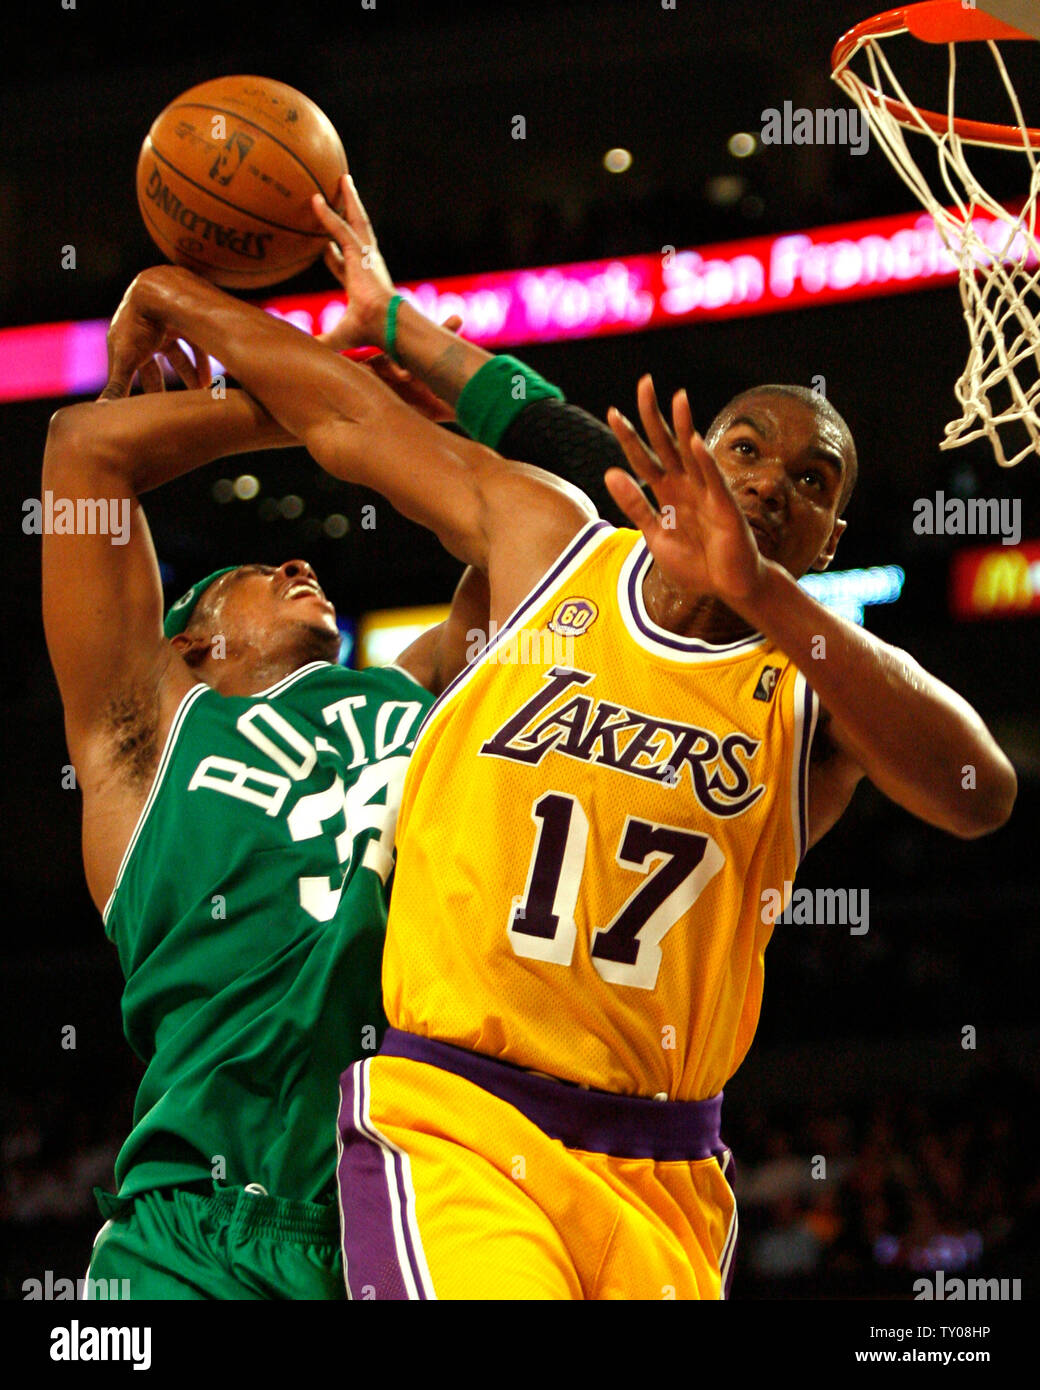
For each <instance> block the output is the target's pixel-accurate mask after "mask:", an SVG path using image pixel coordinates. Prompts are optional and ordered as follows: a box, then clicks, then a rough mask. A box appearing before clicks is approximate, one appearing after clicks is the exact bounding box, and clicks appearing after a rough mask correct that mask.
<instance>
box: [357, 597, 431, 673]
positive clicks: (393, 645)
mask: <svg viewBox="0 0 1040 1390" xmlns="http://www.w3.org/2000/svg"><path fill="white" fill-rule="evenodd" d="M449 609H450V605H449V604H447V603H432V604H427V605H425V606H424V607H421V608H381V609H378V610H376V611H374V612H372V613H365V614H363V616H362V617H361V619H360V621H359V622H358V642H357V665H358V666H359V667H360V668H362V669H363V668H364V667H366V666H389V665H390V664H391V662H394V661H396V660H397V658H398V657H399V656H400V655H401V653H402V652H403V651H404V649H405V648H406V647H409V646H411V644H412V643H413V642H414V641H415V640H416V638H417V637H421V636H422V634H423V633H424V632H428V631H429V629H430V628H431V627H436V626H437V624H438V623H443V622H444V620H445V618H447V616H448V612H449Z"/></svg>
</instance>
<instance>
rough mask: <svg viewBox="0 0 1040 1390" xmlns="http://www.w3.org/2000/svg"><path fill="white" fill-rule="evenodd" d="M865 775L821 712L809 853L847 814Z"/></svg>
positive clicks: (814, 749) (812, 776)
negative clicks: (836, 739) (836, 737)
mask: <svg viewBox="0 0 1040 1390" xmlns="http://www.w3.org/2000/svg"><path fill="white" fill-rule="evenodd" d="M865 775H866V774H865V773H864V771H863V768H862V767H860V765H859V764H858V763H857V762H856V760H855V759H854V758H852V757H850V756H849V754H848V753H845V752H843V751H842V750H841V749H840V748H839V747H838V745H837V744H836V743H835V741H834V738H833V734H832V721H831V718H830V715H828V714H827V713H826V711H821V713H820V718H819V723H818V724H817V728H816V736H815V737H814V739H813V745H812V753H811V755H810V761H809V834H808V843H807V845H806V848H807V849H811V848H812V847H813V845H815V844H816V843H817V841H819V840H822V839H823V837H824V835H826V833H827V831H828V830H830V829H831V828H832V827H833V826H834V825H836V824H837V822H838V821H839V820H840V819H841V817H842V816H843V815H844V814H845V811H846V810H847V809H848V805H849V802H850V801H851V800H852V794H853V792H854V791H855V790H856V787H857V786H858V784H859V783H860V782H861V781H862V780H863V778H864V776H865Z"/></svg>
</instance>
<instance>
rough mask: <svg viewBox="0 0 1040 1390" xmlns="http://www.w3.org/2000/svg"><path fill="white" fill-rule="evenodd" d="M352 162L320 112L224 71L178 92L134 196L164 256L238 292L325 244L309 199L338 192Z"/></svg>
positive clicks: (279, 85)
mask: <svg viewBox="0 0 1040 1390" xmlns="http://www.w3.org/2000/svg"><path fill="white" fill-rule="evenodd" d="M346 168H347V160H346V156H345V155H344V153H343V146H342V144H341V143H340V139H339V136H338V135H337V134H336V130H335V127H334V126H333V124H332V122H331V121H330V120H329V118H328V117H327V116H326V115H325V113H324V112H323V111H321V110H319V108H318V107H317V106H315V104H314V102H313V101H311V100H310V99H309V98H308V97H305V96H304V95H303V94H302V92H297V91H296V90H295V89H294V88H292V87H287V86H286V85H285V84H284V83H283V82H275V81H272V80H271V79H270V78H266V77H217V78H214V79H213V81H211V82H203V83H201V84H200V85H199V86H197V87H192V88H190V90H189V91H187V92H184V93H183V95H181V96H179V97H177V99H176V100H175V101H172V102H171V103H170V105H169V106H167V108H166V110H165V111H163V112H162V113H161V115H159V116H158V117H157V118H156V120H155V121H154V122H153V124H152V128H151V130H150V131H149V132H148V135H147V136H146V137H145V142H144V144H143V145H142V146H141V154H140V157H139V159H138V161H137V201H138V205H139V206H140V209H141V214H142V216H143V217H144V221H145V226H146V227H147V228H148V232H149V234H150V235H151V237H152V240H153V241H154V242H155V244H156V246H158V247H159V249H160V251H162V253H163V255H165V256H166V257H168V259H169V260H171V261H173V262H174V263H175V264H176V265H183V266H187V267H188V269H189V270H194V271H195V272H196V273H197V274H198V275H201V276H203V277H204V278H205V279H207V280H211V281H213V283H214V284H217V285H224V286H227V287H228V288H231V289H250V288H254V287H256V288H259V287H261V286H264V285H275V284H278V283H279V282H280V281H282V280H287V279H289V277H290V276H292V275H296V274H297V273H298V272H299V271H301V270H305V269H306V268H307V267H308V266H309V265H310V264H311V263H312V262H313V261H315V260H317V258H318V257H319V256H320V255H321V254H322V251H323V250H324V249H325V245H326V243H327V241H328V234H327V233H326V232H325V231H323V229H322V227H321V226H320V224H319V222H318V220H317V218H316V217H315V215H314V210H313V208H312V207H311V198H312V197H313V195H314V194H315V193H321V194H322V195H323V196H324V197H325V199H326V200H327V201H328V202H329V203H335V202H336V201H337V194H338V185H339V178H340V175H341V174H343V173H345V172H346Z"/></svg>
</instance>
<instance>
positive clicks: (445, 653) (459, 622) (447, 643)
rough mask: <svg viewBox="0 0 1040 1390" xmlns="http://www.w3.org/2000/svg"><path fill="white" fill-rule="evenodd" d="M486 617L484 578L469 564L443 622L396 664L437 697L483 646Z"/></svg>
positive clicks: (486, 627) (488, 600) (424, 635)
mask: <svg viewBox="0 0 1040 1390" xmlns="http://www.w3.org/2000/svg"><path fill="white" fill-rule="evenodd" d="M489 616H490V590H489V588H488V581H487V576H486V575H484V574H481V572H480V570H477V569H474V568H473V566H472V565H471V566H469V567H468V568H467V569H466V571H465V573H464V574H463V576H462V578H461V579H460V580H459V582H458V586H457V587H456V589H455V595H454V598H453V599H452V603H451V612H450V613H449V614H448V616H447V618H446V619H445V621H444V622H443V623H438V625H437V626H436V627H434V628H431V629H430V630H429V632H424V633H423V634H422V636H421V637H417V638H416V640H415V641H414V642H413V643H412V644H411V646H409V647H407V648H406V649H405V650H404V651H403V652H402V653H401V655H400V656H399V657H398V658H397V665H398V666H403V667H404V669H405V670H406V671H407V672H408V673H409V674H410V675H412V676H414V678H415V679H416V680H417V681H418V682H419V684H420V685H422V686H425V687H426V689H427V690H429V691H431V692H432V693H433V694H434V695H439V694H440V693H441V691H442V690H444V689H445V688H446V687H447V686H448V685H450V684H451V682H452V681H453V680H454V679H455V677H456V676H457V675H458V674H459V672H460V671H461V670H463V669H464V668H465V667H466V666H467V665H468V663H469V662H470V661H471V660H472V659H473V657H475V656H476V655H477V654H478V652H479V651H480V650H481V649H482V648H483V647H484V645H485V644H486V642H487V640H488V626H489Z"/></svg>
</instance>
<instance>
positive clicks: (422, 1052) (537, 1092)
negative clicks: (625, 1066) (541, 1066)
mask: <svg viewBox="0 0 1040 1390" xmlns="http://www.w3.org/2000/svg"><path fill="white" fill-rule="evenodd" d="M379 1050H380V1053H381V1055H382V1056H384V1057H408V1058H410V1059H411V1060H412V1061H413V1062H425V1063H427V1064H428V1065H429V1066H432V1067H440V1068H441V1070H442V1071H450V1072H453V1073H454V1075H456V1076H461V1077H464V1078H465V1080H467V1081H471V1082H472V1083H473V1084H474V1086H479V1087H481V1089H482V1090H485V1091H489V1092H490V1093H491V1094H492V1095H493V1096H498V1098H499V1100H504V1101H505V1102H506V1103H507V1104H509V1105H512V1106H515V1108H516V1109H517V1110H519V1111H520V1112H521V1113H522V1114H524V1115H526V1116H527V1118H528V1119H529V1120H530V1121H531V1122H532V1124H536V1125H537V1126H538V1128H539V1129H540V1130H542V1131H544V1133H546V1134H547V1135H548V1136H549V1138H550V1139H558V1140H559V1141H560V1143H561V1144H563V1145H565V1147H566V1148H568V1149H586V1150H588V1151H589V1152H591V1153H602V1154H612V1155H613V1156H614V1157H615V1158H652V1159H655V1160H657V1161H658V1162H660V1163H676V1162H690V1161H691V1160H694V1159H699V1158H711V1156H712V1155H713V1154H715V1155H718V1154H721V1153H722V1152H723V1151H724V1149H725V1145H724V1144H723V1142H722V1140H721V1139H720V1137H719V1121H720V1119H721V1117H722V1092H721V1091H720V1092H719V1093H718V1095H717V1096H712V1097H711V1099H710V1100H649V1099H645V1098H644V1097H642V1096H616V1095H613V1094H611V1093H610V1092H609V1091H591V1090H585V1089H584V1087H582V1086H575V1085H573V1084H572V1083H570V1082H567V1081H553V1080H550V1078H549V1077H546V1076H538V1075H536V1074H535V1073H534V1072H529V1071H525V1070H524V1069H523V1067H516V1066H513V1064H512V1063H510V1062H501V1061H498V1060H497V1059H496V1058H494V1057H485V1056H484V1055H483V1054H482V1053H480V1052H470V1051H468V1049H466V1048H463V1047H454V1046H452V1045H451V1044H450V1043H442V1042H437V1041H436V1039H434V1038H423V1037H420V1036H419V1035H418V1034H417V1033H402V1032H401V1031H400V1030H399V1029H397V1028H388V1029H387V1032H386V1037H385V1038H384V1039H383V1045H382V1047H381V1048H380V1049H379Z"/></svg>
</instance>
